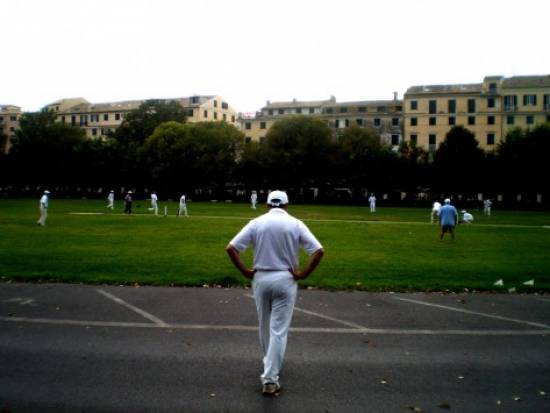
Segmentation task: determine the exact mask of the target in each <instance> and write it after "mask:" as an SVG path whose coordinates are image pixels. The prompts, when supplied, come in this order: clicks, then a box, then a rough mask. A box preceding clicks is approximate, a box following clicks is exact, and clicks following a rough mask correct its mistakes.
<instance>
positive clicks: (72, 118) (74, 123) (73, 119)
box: [71, 115, 76, 126]
mask: <svg viewBox="0 0 550 413" xmlns="http://www.w3.org/2000/svg"><path fill="white" fill-rule="evenodd" d="M71 125H73V126H74V125H76V116H75V115H71Z"/></svg>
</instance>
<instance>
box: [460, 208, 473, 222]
mask: <svg viewBox="0 0 550 413" xmlns="http://www.w3.org/2000/svg"><path fill="white" fill-rule="evenodd" d="M460 212H462V222H464V223H465V224H471V223H472V222H473V221H474V216H473V215H472V214H470V213H469V212H467V211H466V210H465V209H463V210H462V211H460Z"/></svg>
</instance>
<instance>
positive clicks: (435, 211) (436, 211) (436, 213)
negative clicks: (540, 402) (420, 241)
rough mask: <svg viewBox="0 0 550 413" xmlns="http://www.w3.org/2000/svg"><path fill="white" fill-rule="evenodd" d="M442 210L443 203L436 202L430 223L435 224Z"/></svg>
mask: <svg viewBox="0 0 550 413" xmlns="http://www.w3.org/2000/svg"><path fill="white" fill-rule="evenodd" d="M440 209H441V203H440V202H439V201H435V202H434V204H433V206H432V213H431V214H430V223H431V224H433V223H434V222H435V218H436V217H438V216H439V210H440Z"/></svg>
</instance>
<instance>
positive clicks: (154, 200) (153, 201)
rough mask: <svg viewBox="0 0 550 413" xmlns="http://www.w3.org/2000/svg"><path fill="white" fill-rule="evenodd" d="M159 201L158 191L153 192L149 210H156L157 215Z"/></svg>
mask: <svg viewBox="0 0 550 413" xmlns="http://www.w3.org/2000/svg"><path fill="white" fill-rule="evenodd" d="M157 201H158V197H157V193H156V192H155V191H153V192H151V208H149V211H154V212H155V215H158V214H159V206H158V204H157Z"/></svg>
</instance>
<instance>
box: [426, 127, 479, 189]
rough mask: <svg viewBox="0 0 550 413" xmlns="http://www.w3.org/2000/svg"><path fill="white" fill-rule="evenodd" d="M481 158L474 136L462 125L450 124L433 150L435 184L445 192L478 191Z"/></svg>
mask: <svg viewBox="0 0 550 413" xmlns="http://www.w3.org/2000/svg"><path fill="white" fill-rule="evenodd" d="M484 157H485V153H484V152H483V150H482V149H480V148H479V142H478V141H477V140H476V138H475V135H474V134H473V133H472V132H471V131H470V130H468V129H466V128H465V127H463V126H454V127H453V128H452V129H451V130H450V131H449V132H448V133H447V135H446V137H445V140H444V141H443V142H442V143H441V145H439V148H438V149H437V151H436V152H435V156H434V164H433V170H434V173H435V176H434V178H433V179H434V183H435V186H436V187H437V188H438V189H439V190H440V191H442V192H445V193H460V194H475V193H476V192H478V191H480V190H481V185H480V180H479V176H480V172H481V166H482V163H483V161H484Z"/></svg>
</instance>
